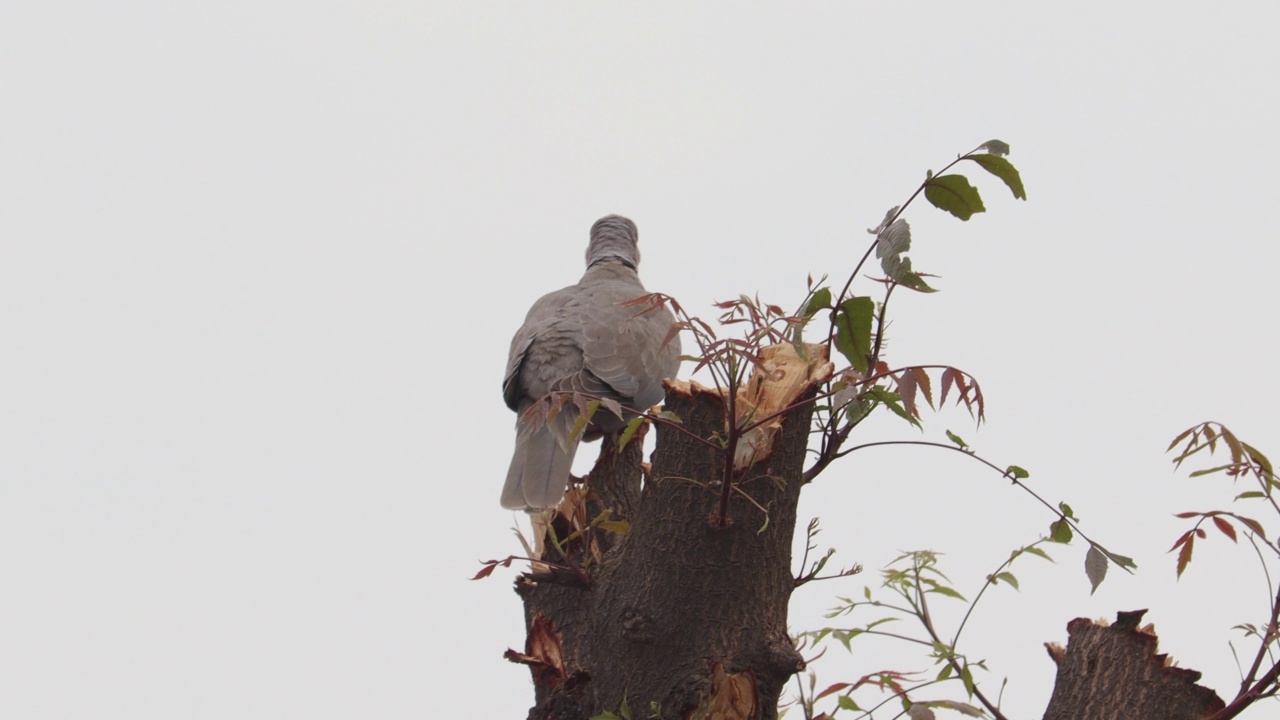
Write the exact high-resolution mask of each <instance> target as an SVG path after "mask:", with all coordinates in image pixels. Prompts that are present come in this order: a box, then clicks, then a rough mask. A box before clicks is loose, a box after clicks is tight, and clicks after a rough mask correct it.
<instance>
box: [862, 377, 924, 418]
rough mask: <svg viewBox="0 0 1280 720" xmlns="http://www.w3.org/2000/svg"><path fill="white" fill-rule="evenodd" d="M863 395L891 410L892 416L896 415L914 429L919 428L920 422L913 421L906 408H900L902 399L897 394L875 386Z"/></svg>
mask: <svg viewBox="0 0 1280 720" xmlns="http://www.w3.org/2000/svg"><path fill="white" fill-rule="evenodd" d="M865 394H867V395H870V396H871V397H873V398H875V399H876V400H879V401H880V402H881V404H883V405H884V406H885V407H887V408H889V409H890V410H892V411H893V414H894V415H897V416H898V417H900V418H902V419H903V420H906V421H907V422H909V423H911V424H912V425H915V426H916V427H921V425H920V421H919V420H917V419H915V417H913V416H912V415H911V413H909V412H907V409H906V408H904V407H902V398H900V397H898V394H897V393H895V392H890V391H889V390H885V389H884V388H882V387H880V386H879V385H876V386H875V387H873V388H871V389H870V390H868V391H867V392H866V393H865Z"/></svg>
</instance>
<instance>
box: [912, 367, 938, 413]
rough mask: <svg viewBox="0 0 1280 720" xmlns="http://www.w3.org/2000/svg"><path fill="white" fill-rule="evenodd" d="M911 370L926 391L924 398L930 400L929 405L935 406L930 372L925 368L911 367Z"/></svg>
mask: <svg viewBox="0 0 1280 720" xmlns="http://www.w3.org/2000/svg"><path fill="white" fill-rule="evenodd" d="M911 372H912V374H914V375H915V376H916V384H918V385H919V386H920V390H921V391H922V392H924V399H925V400H926V401H928V403H929V407H933V406H934V405H933V388H932V387H931V386H930V385H929V373H928V372H926V371H925V369H924V368H911Z"/></svg>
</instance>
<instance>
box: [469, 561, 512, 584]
mask: <svg viewBox="0 0 1280 720" xmlns="http://www.w3.org/2000/svg"><path fill="white" fill-rule="evenodd" d="M513 559H514V557H510V556H509V557H507V559H506V560H485V561H483V563H482V564H483V565H484V567H482V568H480V572H478V573H476V574H475V576H474V577H472V578H471V579H472V580H480V579H482V578H487V577H489V576H490V575H492V574H493V571H494V570H497V569H498V566H499V565H501V566H502V567H511V561H512V560H513Z"/></svg>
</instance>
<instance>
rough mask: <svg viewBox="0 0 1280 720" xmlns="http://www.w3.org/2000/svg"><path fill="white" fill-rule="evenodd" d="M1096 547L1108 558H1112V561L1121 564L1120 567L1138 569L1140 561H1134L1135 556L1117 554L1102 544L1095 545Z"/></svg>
mask: <svg viewBox="0 0 1280 720" xmlns="http://www.w3.org/2000/svg"><path fill="white" fill-rule="evenodd" d="M1094 547H1096V548H1098V550H1099V551H1100V552H1101V553H1102V554H1103V555H1106V556H1107V557H1108V558H1110V560H1111V562H1113V563H1115V564H1116V565H1119V566H1120V567H1122V568H1124V569H1125V570H1136V569H1138V563H1136V562H1134V561H1133V558H1131V557H1125V556H1124V555H1118V554H1116V553H1113V552H1111V551H1110V550H1108V549H1106V548H1104V547H1102V546H1101V545H1094Z"/></svg>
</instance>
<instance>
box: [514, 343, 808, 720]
mask: <svg viewBox="0 0 1280 720" xmlns="http://www.w3.org/2000/svg"><path fill="white" fill-rule="evenodd" d="M778 347H781V348H786V350H782V351H776V352H778V353H781V355H779V356H778V357H777V359H776V362H774V363H773V364H772V365H771V367H772V370H771V371H770V372H768V377H767V378H762V379H758V380H752V381H750V382H749V383H748V385H747V389H746V392H744V394H743V396H742V397H741V398H739V401H738V402H736V403H735V405H737V406H738V407H739V411H740V414H742V415H745V414H746V413H747V412H749V411H750V409H754V414H753V415H752V417H753V418H755V419H761V418H763V417H764V416H765V415H766V414H768V413H769V410H768V408H770V407H773V408H778V409H781V408H786V407H788V406H790V405H791V404H792V403H793V402H795V401H797V400H805V399H807V398H808V397H811V396H812V394H813V392H814V388H815V386H816V384H815V381H816V380H817V379H818V378H819V377H820V373H822V372H824V371H825V372H829V368H830V366H829V364H828V363H826V362H825V354H822V353H820V352H819V350H820V349H821V348H817V349H815V350H814V351H813V353H812V355H813V359H812V360H804V361H798V359H797V357H796V356H795V354H794V351H791V352H790V353H789V357H787V355H788V353H787V351H788V350H790V346H778ZM772 355H773V353H771V356H772ZM726 404H727V403H726V402H725V397H724V396H723V395H722V394H721V393H719V392H717V391H714V390H710V389H707V388H703V387H700V386H698V385H696V384H690V383H683V382H675V383H671V384H669V385H668V390H667V398H666V409H667V410H668V411H670V412H672V413H674V414H675V415H676V416H678V417H679V418H680V422H681V424H680V428H681V429H682V430H683V431H684V432H680V431H677V430H675V429H673V428H668V427H662V428H659V429H658V443H657V449H656V451H655V453H654V460H653V468H652V472H651V478H652V481H651V482H648V483H647V484H646V485H645V487H644V490H643V493H640V492H638V491H637V488H638V485H639V477H640V445H641V443H640V442H639V439H638V438H637V439H634V440H633V441H632V442H631V443H630V444H629V445H628V446H627V447H626V449H625V450H624V451H623V452H622V453H617V452H616V450H615V445H614V443H613V442H612V440H611V439H606V440H605V444H604V447H603V449H602V451H601V460H600V461H599V462H598V463H597V465H596V468H595V469H594V470H593V471H592V473H591V476H590V477H589V479H588V483H587V488H588V490H587V493H586V499H585V503H584V501H583V499H582V497H581V495H580V494H578V493H574V492H571V493H570V496H569V499H568V500H567V502H566V504H565V505H562V509H563V510H564V516H563V517H560V518H553V519H552V526H553V528H554V529H555V533H556V536H557V537H559V538H565V537H568V536H569V535H571V534H573V533H574V532H575V530H577V531H579V532H578V533H577V535H578V536H577V537H575V538H573V539H572V540H571V541H570V542H568V543H564V544H563V545H564V551H563V553H560V552H559V551H557V550H556V549H555V548H554V546H553V547H551V548H550V549H549V550H548V551H547V552H545V553H544V555H543V557H544V558H545V559H546V560H547V564H546V566H541V565H538V566H535V568H534V569H533V570H532V571H530V572H529V573H526V574H525V575H522V576H521V577H520V578H519V579H518V580H517V583H516V586H517V591H518V592H519V593H520V595H521V596H522V597H523V598H524V602H525V612H526V621H527V628H528V631H529V639H528V641H527V644H526V648H525V652H523V653H516V652H509V653H508V657H509V658H511V659H513V660H516V661H518V662H524V663H527V664H529V665H530V666H531V669H532V672H533V678H534V685H535V694H536V700H537V705H536V706H535V707H534V708H533V709H532V710H531V711H530V713H529V717H530V718H535V719H540V720H542V719H545V720H551V719H553V718H554V719H555V720H587V718H591V717H593V716H595V715H598V714H601V713H603V712H605V711H610V712H614V713H619V711H620V710H621V709H622V707H623V705H624V703H625V704H626V706H627V707H629V708H630V709H631V710H632V713H633V714H632V716H633V717H636V718H645V717H649V716H650V714H651V713H654V711H658V712H660V713H661V717H663V718H666V719H667V720H677V719H679V718H708V719H710V718H716V720H735V719H742V720H746V719H755V718H774V717H776V716H777V706H778V699H779V696H780V695H781V692H782V687H783V685H784V684H785V683H786V682H787V680H788V679H789V678H790V677H791V676H792V675H794V674H795V673H796V672H798V671H799V670H801V669H802V668H803V667H804V661H803V659H802V658H801V656H800V654H799V652H798V651H797V650H796V649H795V646H794V644H793V642H792V640H791V638H790V637H789V636H788V634H787V606H788V603H789V601H790V598H791V592H792V590H793V589H794V588H795V578H794V577H793V576H792V574H791V543H792V537H793V535H794V531H795V523H796V505H797V503H798V501H799V497H800V487H801V485H802V483H803V481H802V477H801V472H802V470H803V462H804V457H805V447H806V443H807V440H808V434H809V423H810V418H811V416H812V404H811V403H807V402H804V403H801V404H800V405H799V406H798V407H796V408H795V409H793V410H791V411H790V412H789V413H787V414H786V415H785V416H780V418H779V420H780V422H779V423H773V424H772V425H773V427H771V428H762V429H761V430H763V431H764V432H758V433H753V434H752V435H751V436H750V437H748V438H746V439H744V440H743V442H742V443H740V444H739V447H740V448H742V449H743V450H742V452H740V453H738V454H739V455H740V456H743V457H747V458H749V459H750V460H751V461H753V462H751V463H744V464H750V467H747V468H745V469H742V470H738V471H735V472H734V473H733V477H734V480H733V483H734V488H735V489H734V490H733V491H732V492H731V493H729V495H728V502H727V505H725V506H722V500H723V498H724V492H725V488H724V483H723V482H722V480H723V478H724V477H725V473H726V467H725V466H726V462H725V455H726V453H725V451H724V450H722V449H721V447H717V446H710V445H708V444H707V443H704V442H700V441H699V440H698V438H724V437H727V435H728V431H727V425H726V421H725V415H726ZM686 433H687V434H686ZM605 508H607V509H608V510H609V520H610V521H617V520H625V521H626V522H627V523H629V528H628V529H627V530H626V532H625V534H622V535H621V536H620V537H618V536H616V535H613V534H611V533H610V532H608V531H606V530H604V529H602V527H600V526H596V527H594V528H593V527H591V522H590V520H591V519H593V518H596V517H597V516H598V515H599V513H600V511H601V510H602V509H605ZM722 509H727V512H724V513H722Z"/></svg>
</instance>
